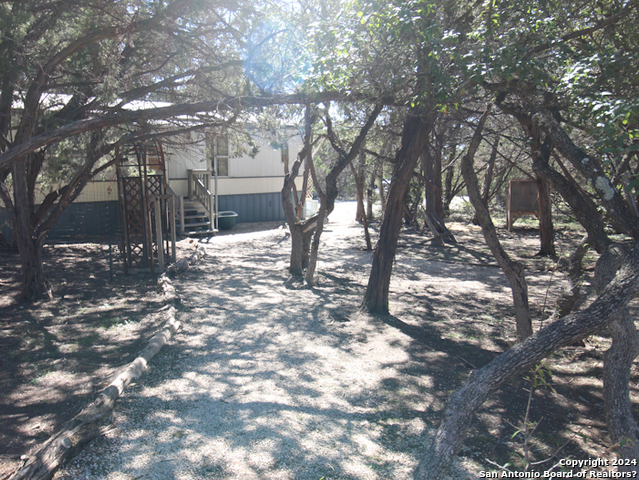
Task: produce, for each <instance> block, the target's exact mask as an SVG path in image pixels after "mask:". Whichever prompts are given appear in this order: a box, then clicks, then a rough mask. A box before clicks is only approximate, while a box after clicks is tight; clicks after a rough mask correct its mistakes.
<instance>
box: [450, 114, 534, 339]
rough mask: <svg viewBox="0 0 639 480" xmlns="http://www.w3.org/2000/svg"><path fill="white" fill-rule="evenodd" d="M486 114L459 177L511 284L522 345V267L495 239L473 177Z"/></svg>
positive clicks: (526, 321)
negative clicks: (475, 156)
mask: <svg viewBox="0 0 639 480" xmlns="http://www.w3.org/2000/svg"><path fill="white" fill-rule="evenodd" d="M489 113H490V108H488V109H487V110H486V113H484V115H483V116H482V118H481V120H480V121H479V125H478V126H477V129H476V130H475V134H474V135H473V138H472V140H471V142H470V147H469V149H468V152H467V153H466V155H464V156H463V157H462V161H461V167H462V175H463V176H464V182H465V183H466V189H467V190H468V196H469V197H470V201H471V203H472V204H473V207H475V213H476V216H477V220H478V221H479V225H480V226H481V229H482V233H483V234H484V238H485V239H486V244H487V245H488V247H489V248H490V251H491V252H492V254H493V256H494V257H495V260H497V263H498V264H499V266H500V267H501V269H502V271H503V272H504V274H505V275H506V277H507V278H508V282H509V283H510V288H511V290H512V295H513V304H514V307H515V318H516V325H517V339H518V340H520V341H521V340H524V339H526V338H528V337H529V336H531V335H532V323H531V315H530V307H529V304H528V285H527V283H526V277H525V273H524V267H523V266H522V265H521V264H519V263H518V262H515V261H513V260H512V259H511V258H510V257H509V256H508V254H507V253H506V251H505V250H504V248H503V247H502V246H501V243H500V242H499V238H498V237H497V231H496V229H495V225H494V224H493V221H492V219H491V217H490V212H489V211H488V205H487V204H486V202H484V200H483V199H482V198H481V193H480V192H479V184H478V180H477V174H476V173H475V168H474V166H473V157H474V155H475V152H476V151H477V149H478V148H479V144H480V143H481V131H482V130H483V127H484V123H485V121H486V118H487V116H488V114H489Z"/></svg>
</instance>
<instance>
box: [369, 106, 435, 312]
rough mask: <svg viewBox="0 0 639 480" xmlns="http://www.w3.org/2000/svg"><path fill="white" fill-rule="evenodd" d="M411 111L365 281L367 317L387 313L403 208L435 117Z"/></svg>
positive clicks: (403, 132)
mask: <svg viewBox="0 0 639 480" xmlns="http://www.w3.org/2000/svg"><path fill="white" fill-rule="evenodd" d="M420 113H421V112H420V111H419V110H416V109H411V110H410V112H409V116H408V117H407V118H406V120H405V122H404V129H403V131H402V146H401V148H400V149H399V151H398V152H397V155H396V156H395V165H394V169H393V178H392V180H391V186H390V190H389V192H388V198H387V199H386V210H385V211H384V219H383V221H382V225H381V227H380V231H379V240H378V242H377V247H376V248H375V253H374V254H373V265H372V268H371V273H370V276H369V279H368V286H367V287H366V293H365V294H364V300H363V302H362V306H361V309H362V310H363V311H366V312H368V313H388V292H389V289H390V279H391V273H392V269H393V261H394V259H395V252H396V251H397V240H398V238H399V231H400V229H401V226H402V218H403V216H404V215H403V211H404V206H405V205H406V195H407V193H408V186H409V183H410V179H411V178H412V176H413V171H414V170H415V165H416V164H417V161H418V160H419V157H420V155H421V154H422V152H423V151H424V146H425V145H426V141H427V139H428V134H429V132H430V130H431V129H432V126H433V123H434V117H435V114H434V113H432V112H427V113H426V115H425V116H422V115H420Z"/></svg>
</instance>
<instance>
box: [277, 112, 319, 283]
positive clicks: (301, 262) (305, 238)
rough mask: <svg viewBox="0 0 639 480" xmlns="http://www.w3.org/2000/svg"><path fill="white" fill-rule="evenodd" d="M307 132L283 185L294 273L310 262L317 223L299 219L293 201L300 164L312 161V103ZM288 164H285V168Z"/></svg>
mask: <svg viewBox="0 0 639 480" xmlns="http://www.w3.org/2000/svg"><path fill="white" fill-rule="evenodd" d="M305 130H306V131H305V133H304V147H303V148H302V151H301V152H300V153H299V155H298V158H297V159H296V160H295V162H294V163H293V167H292V168H291V171H290V172H286V176H285V177H284V186H283V187H282V208H283V209H284V215H285V216H286V222H287V223H288V228H289V230H290V232H291V257H290V261H289V271H290V272H291V273H292V274H293V275H299V276H301V275H303V274H304V268H305V267H306V265H307V263H308V246H309V243H310V235H311V234H312V226H313V225H314V224H315V223H314V222H315V219H309V220H307V221H306V222H302V221H301V220H300V219H298V217H297V214H296V209H295V204H296V203H297V199H295V203H294V202H293V198H292V195H293V191H294V188H293V187H294V184H295V179H296V178H297V175H298V174H299V171H300V166H301V164H302V162H303V161H304V160H306V161H307V162H308V161H309V159H310V161H312V151H311V148H312V144H311V138H312V115H311V107H310V105H307V106H306V113H305ZM286 167H287V166H286V165H285V168H286Z"/></svg>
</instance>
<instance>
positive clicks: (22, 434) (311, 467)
mask: <svg viewBox="0 0 639 480" xmlns="http://www.w3.org/2000/svg"><path fill="white" fill-rule="evenodd" d="M353 217H354V204H353V203H352V202H345V203H341V204H339V206H338V209H336V212H334V213H333V215H332V217H331V220H330V223H329V224H328V225H327V228H326V232H325V235H324V236H323V237H322V241H323V243H322V247H321V251H320V263H319V265H318V283H317V286H316V287H315V288H314V289H313V290H309V289H304V288H302V285H301V284H300V283H299V282H298V281H296V280H295V279H292V278H291V277H290V276H289V274H288V272H287V270H286V266H287V260H288V254H289V253H290V252H289V249H290V238H289V237H288V235H287V232H286V231H285V229H282V228H280V226H279V225H278V224H263V225H259V226H255V225H238V226H237V227H236V229H235V230H233V231H231V232H230V233H229V234H227V235H220V236H217V237H214V238H212V239H211V240H210V241H208V242H204V243H202V245H204V247H205V249H206V250H207V253H208V255H207V257H205V259H204V260H203V261H202V263H201V264H199V265H198V266H196V267H195V268H193V269H191V270H189V271H188V272H187V273H186V274H185V275H183V276H181V277H180V278H179V279H178V281H177V283H176V287H177V288H178V291H179V294H180V296H181V298H182V302H183V307H182V309H181V311H180V313H179V320H180V321H181V322H182V324H183V329H182V331H181V332H180V333H179V334H178V337H177V338H176V340H175V341H174V342H173V343H172V344H171V345H169V346H168V347H165V350H163V351H162V352H161V353H160V354H159V356H158V357H156V358H155V359H154V360H153V362H152V365H151V366H150V368H149V370H148V373H146V374H145V375H144V377H143V378H142V379H140V380H139V382H138V383H137V384H135V385H133V387H132V388H131V389H130V391H128V392H127V393H126V394H125V396H124V398H123V399H122V401H121V402H120V403H119V405H118V407H117V408H116V414H115V428H114V429H112V430H111V431H109V432H108V433H106V434H105V436H104V437H103V438H101V439H99V440H97V441H95V442H93V443H92V444H91V445H89V446H88V447H87V448H86V449H85V451H84V452H83V453H81V454H80V455H78V457H77V458H76V459H75V460H73V461H72V462H71V464H70V465H69V466H67V467H66V468H65V469H63V470H62V471H61V472H60V473H59V474H58V478H73V479H83V478H87V479H89V478H104V479H110V480H118V479H129V480H132V479H138V478H179V479H185V478H220V479H227V478H228V479H230V478H278V479H280V478H282V479H284V478H291V479H293V478H295V479H298V478H299V479H302V478H309V479H311V478H314V479H319V478H326V479H328V478H344V479H346V478H349V479H351V478H358V479H363V478H371V479H383V478H398V479H402V478H411V477H410V475H411V471H412V469H413V468H414V466H415V465H416V462H417V461H418V459H419V456H420V454H421V453H423V451H424V449H425V447H426V445H427V443H428V441H429V438H430V435H432V433H433V431H434V429H435V428H436V427H437V425H438V421H439V415H440V413H441V410H442V408H443V405H444V402H445V400H446V398H447V396H448V394H450V393H451V392H452V391H454V390H455V389H456V388H458V387H459V386H460V385H461V384H462V383H463V381H464V380H465V379H466V378H467V377H468V375H469V374H470V373H471V372H472V371H473V370H474V369H476V368H479V367H481V366H483V365H485V364H486V363H487V362H489V361H490V360H491V359H493V358H495V356H497V355H498V354H499V353H500V352H503V351H504V350H505V349H507V348H508V346H509V345H511V344H512V342H513V340H514V324H513V309H512V306H511V303H512V302H511V297H510V291H509V288H508V284H507V282H506V279H505V277H504V276H503V274H502V273H501V271H500V270H499V269H498V268H497V266H496V264H495V262H494V260H493V259H492V258H491V256H490V253H489V252H488V250H487V248H486V247H485V244H484V242H483V239H482V237H481V231H480V230H479V229H478V228H477V227H475V226H472V225H469V224H468V223H467V222H464V221H457V222H451V223H449V225H448V226H449V227H450V229H451V231H452V232H453V233H454V235H455V237H456V239H457V241H458V243H457V244H456V245H452V246H451V245H448V246H445V247H442V246H435V245H433V244H432V242H431V241H430V235H429V234H428V233H423V232H417V231H413V230H411V229H406V230H405V231H404V232H403V234H402V237H401V241H400V247H399V252H398V255H397V259H396V263H395V266H394V276H393V281H392V284H391V315H389V316H383V317H382V316H380V317H370V316H365V315H362V314H358V313H357V307H358V305H359V302H360V301H361V298H362V294H363V291H364V289H365V286H366V282H367V279H368V272H369V268H370V261H371V256H372V254H371V253H370V252H366V251H364V250H363V247H364V239H363V233H362V227H361V226H360V225H358V224H356V223H355V222H354V221H353ZM457 220H463V218H462V217H460V218H458V219H457ZM250 230H256V231H250ZM500 236H501V240H502V241H503V242H504V244H505V245H506V248H507V250H508V251H509V252H510V253H511V254H512V255H514V256H515V257H517V258H518V259H519V260H520V261H522V262H524V263H525V264H526V266H527V269H528V270H527V280H528V284H529V293H530V303H531V305H532V308H533V311H534V316H535V319H536V321H535V324H534V328H535V329H538V328H539V327H540V326H541V325H542V324H543V322H544V319H545V321H546V322H547V321H548V320H547V319H548V317H549V316H550V314H551V313H552V312H553V309H554V304H553V299H554V298H555V297H556V294H557V293H558V292H559V291H560V290H561V288H563V274H562V273H560V272H559V271H558V270H557V269H556V261H555V260H553V259H548V258H540V257H536V256H535V253H536V252H537V250H538V242H539V240H538V237H537V231H536V230H535V229H534V228H531V227H526V228H519V229H515V231H513V232H507V231H505V230H503V229H501V230H500ZM580 237H581V233H580V232H579V231H577V230H572V229H563V230H558V234H557V250H558V252H559V253H560V255H567V254H569V253H570V252H571V251H572V248H573V247H574V245H575V244H576V242H577V241H578V240H579V239H580ZM193 248H194V243H193V242H191V241H189V240H183V241H181V242H180V245H179V254H178V257H179V256H181V255H182V256H186V255H187V254H188V253H189V252H190V251H191V250H192V249H193ZM116 257H117V255H116V251H115V249H114V250H112V251H111V252H110V251H109V247H108V245H107V244H96V243H93V244H64V245H55V246H50V247H47V250H46V260H45V263H46V267H47V274H48V276H49V278H50V280H51V282H52V283H53V285H54V295H55V299H54V300H53V301H52V302H42V303H39V304H35V305H23V304H20V303H19V302H17V301H16V300H15V295H14V294H15V291H16V289H17V282H18V279H17V268H16V263H17V258H16V256H15V255H13V254H9V253H2V254H1V256H0V328H1V329H2V331H1V333H0V354H1V355H0V361H2V365H1V366H0V385H1V392H2V393H1V395H0V478H3V475H4V474H5V473H7V472H8V471H10V470H11V469H12V468H13V467H14V466H15V465H16V464H17V463H18V461H19V456H20V455H22V454H25V453H27V452H28V451H29V449H30V448H31V447H33V446H34V445H35V444H37V443H39V442H42V441H43V440H44V439H46V438H47V437H48V436H49V435H50V434H51V433H52V432H53V431H55V430H56V429H57V428H59V427H60V426H61V425H62V424H63V423H64V422H65V421H66V420H68V419H69V418H71V417H72V416H73V415H75V414H76V413H78V412H79V410H80V409H81V408H82V406H84V405H85V404H87V403H88V402H90V401H91V400H93V398H94V397H95V394H96V393H97V392H98V391H100V390H101V389H102V388H104V387H105V386H106V385H108V383H109V382H110V380H111V379H112V378H113V376H114V375H116V374H117V373H118V372H119V370H120V369H121V368H122V366H124V365H126V364H127V363H128V362H130V361H131V360H133V358H135V355H136V352H138V351H139V350H140V349H141V348H142V347H143V345H144V343H145V340H146V339H148V338H149V337H150V336H151V335H152V333H153V332H154V331H155V330H157V329H158V328H159V327H160V324H159V320H158V317H157V316H155V315H154V313H155V312H157V311H158V310H159V308H161V307H162V305H163V303H162V298H161V297H160V296H159V295H158V292H157V284H156V277H155V276H153V275H151V274H150V273H144V272H137V273H136V274H135V275H128V276H127V275H124V273H123V271H122V266H121V263H120V262H119V260H118V259H117V258H116ZM593 260H594V258H592V257H589V258H588V261H589V267H590V269H592V266H593ZM588 273H589V274H591V273H592V271H589V272H588ZM608 345H609V341H608V340H607V339H606V338H605V336H596V337H591V338H589V339H588V340H587V342H586V344H585V345H584V346H573V347H568V348H566V349H563V350H562V351H560V352H557V353H556V354H555V355H554V356H552V357H551V358H550V359H548V361H547V362H546V366H547V370H545V371H547V372H548V373H549V374H551V376H550V377H547V378H548V381H547V382H546V383H547V385H544V386H540V387H539V388H537V389H535V390H534V392H533V396H532V401H531V408H530V411H529V421H531V422H538V424H539V425H538V427H537V429H536V430H535V432H534V434H533V435H532V436H531V439H530V442H529V445H530V460H531V462H542V461H544V460H547V461H546V462H544V463H539V464H537V465H533V466H532V467H531V468H532V469H533V470H538V471H542V472H543V471H546V470H548V469H550V468H551V467H553V465H555V464H556V462H557V461H558V460H559V459H561V458H575V459H587V458H609V459H612V454H611V453H610V452H609V451H608V446H609V439H608V437H607V433H606V428H605V422H604V420H603V405H602V395H601V389H602V385H601V370H602V355H603V352H604V351H605V350H606V348H607V347H608ZM638 380H639V372H637V370H636V369H635V371H634V372H633V379H632V382H631V394H632V395H633V398H634V399H635V401H637V400H639V388H638V385H637V383H638ZM529 388H530V380H529V379H527V378H520V379H517V380H516V381H514V382H511V383H510V384H508V385H505V386H504V387H503V388H502V389H501V391H500V393H499V394H497V395H496V396H495V397H493V398H492V399H491V400H490V401H489V402H488V403H487V404H486V405H485V407H484V408H483V409H482V410H481V411H480V413H479V415H478V417H477V419H476V420H475V422H474V423H473V425H472V428H471V431H470V434H469V436H468V439H467V441H466V444H465V447H464V448H463V450H462V452H461V455H460V459H459V462H458V465H457V466H456V469H455V470H454V472H453V473H452V474H451V478H476V477H478V476H479V475H480V472H481V471H493V472H495V471H498V470H499V469H498V466H499V465H502V466H503V465H505V464H510V465H509V466H508V467H507V468H510V469H511V470H517V471H520V470H521V469H522V468H523V456H524V446H523V445H524V442H523V435H522V434H521V433H517V432H518V431H520V430H521V427H522V425H523V421H524V416H525V414H526V405H527V402H528V397H529V393H528V392H529Z"/></svg>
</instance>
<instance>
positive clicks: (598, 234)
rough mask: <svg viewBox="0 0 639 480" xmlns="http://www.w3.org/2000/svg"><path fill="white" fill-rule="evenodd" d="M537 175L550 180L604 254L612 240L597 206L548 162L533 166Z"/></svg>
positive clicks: (598, 250)
mask: <svg viewBox="0 0 639 480" xmlns="http://www.w3.org/2000/svg"><path fill="white" fill-rule="evenodd" d="M533 170H534V171H535V173H536V174H538V175H540V176H541V177H543V178H545V179H546V180H548V182H549V183H550V185H551V187H552V188H553V189H554V190H555V191H557V192H559V194H560V195H561V196H562V197H563V199H564V200H565V201H566V202H567V203H568V205H570V208H571V210H572V211H573V212H574V214H575V216H576V217H577V221H578V222H579V223H580V224H581V225H582V226H583V227H584V228H585V229H586V232H588V238H589V241H590V242H591V244H592V247H593V248H594V249H595V250H596V251H597V252H599V253H603V252H604V251H605V249H606V248H607V247H608V245H610V243H611V242H610V239H609V238H608V235H607V234H606V230H605V225H604V222H603V220H602V218H601V215H600V214H599V212H598V211H597V206H596V205H595V203H594V202H592V201H591V200H590V199H588V198H587V197H584V196H583V195H582V194H581V192H580V191H579V190H578V189H577V188H576V187H575V185H573V183H572V182H570V181H569V180H568V179H567V178H565V177H564V176H563V175H561V174H560V173H559V172H557V171H556V170H554V169H553V168H552V167H551V166H550V165H549V164H548V162H536V163H534V164H533Z"/></svg>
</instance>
